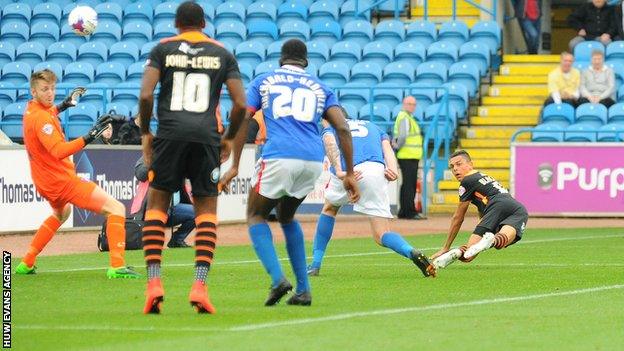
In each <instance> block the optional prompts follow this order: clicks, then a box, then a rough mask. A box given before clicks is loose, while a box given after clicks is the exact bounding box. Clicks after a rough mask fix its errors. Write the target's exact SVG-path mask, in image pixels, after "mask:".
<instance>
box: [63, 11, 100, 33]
mask: <svg viewBox="0 0 624 351" xmlns="http://www.w3.org/2000/svg"><path fill="white" fill-rule="evenodd" d="M67 20H68V22H69V26H70V27H71V29H72V30H73V31H74V33H76V34H78V35H80V36H85V35H91V34H93V32H95V27H97V22H98V21H97V12H95V10H94V9H93V8H91V7H89V6H77V7H75V8H74V9H73V10H72V11H71V12H70V13H69V18H68V19H67Z"/></svg>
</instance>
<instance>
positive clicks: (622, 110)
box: [542, 103, 624, 127]
mask: <svg viewBox="0 0 624 351" xmlns="http://www.w3.org/2000/svg"><path fill="white" fill-rule="evenodd" d="M542 123H549V124H557V125H560V126H563V127H565V126H568V125H571V124H574V123H577V124H586V125H591V126H594V127H599V126H601V125H603V124H608V123H624V103H617V104H614V105H612V106H611V107H609V108H608V109H607V107H605V106H604V105H602V104H592V103H585V104H582V105H580V106H578V107H577V108H576V110H575V109H574V107H572V105H569V104H566V103H561V104H550V105H548V106H546V107H544V110H543V111H542Z"/></svg>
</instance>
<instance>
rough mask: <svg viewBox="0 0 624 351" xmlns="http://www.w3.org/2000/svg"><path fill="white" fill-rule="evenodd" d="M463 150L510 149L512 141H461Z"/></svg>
mask: <svg viewBox="0 0 624 351" xmlns="http://www.w3.org/2000/svg"><path fill="white" fill-rule="evenodd" d="M459 144H460V145H461V147H462V148H488V147H509V145H510V144H511V141H510V139H460V140H459Z"/></svg>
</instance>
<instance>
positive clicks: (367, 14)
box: [340, 0, 371, 27]
mask: <svg viewBox="0 0 624 351" xmlns="http://www.w3.org/2000/svg"><path fill="white" fill-rule="evenodd" d="M357 6H358V11H357V12H360V11H362V10H363V9H368V8H370V7H371V2H370V1H368V0H357ZM355 7H356V1H355V0H349V1H346V2H345V3H344V4H342V6H340V25H341V26H343V27H344V26H345V25H346V24H347V23H349V22H351V21H354V20H366V21H370V18H371V11H370V10H366V11H364V12H362V13H361V14H359V15H356V14H357V12H356V11H355Z"/></svg>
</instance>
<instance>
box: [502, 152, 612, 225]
mask: <svg viewBox="0 0 624 351" xmlns="http://www.w3.org/2000/svg"><path fill="white" fill-rule="evenodd" d="M511 190H512V192H513V194H514V197H515V198H516V199H518V201H520V202H521V203H523V204H524V205H525V206H526V207H527V210H528V211H529V214H544V215H555V214H565V215H587V216H588V215H615V216H624V144H615V143H608V144H606V143H600V144H577V143H566V144H561V143H552V144H545V143H544V144H542V143H539V144H535V143H533V144H515V145H514V146H512V160H511Z"/></svg>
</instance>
